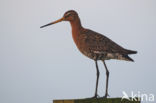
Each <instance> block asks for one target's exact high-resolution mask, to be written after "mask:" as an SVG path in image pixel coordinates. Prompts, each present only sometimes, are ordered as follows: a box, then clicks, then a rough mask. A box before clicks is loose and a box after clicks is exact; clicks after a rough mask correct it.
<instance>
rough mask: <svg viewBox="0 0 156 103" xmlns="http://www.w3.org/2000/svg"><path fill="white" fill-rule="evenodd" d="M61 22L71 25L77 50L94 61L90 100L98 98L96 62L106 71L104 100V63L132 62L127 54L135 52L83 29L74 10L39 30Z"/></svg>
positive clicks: (107, 72) (106, 95)
mask: <svg viewBox="0 0 156 103" xmlns="http://www.w3.org/2000/svg"><path fill="white" fill-rule="evenodd" d="M61 21H68V22H70V24H71V28H72V38H73V40H74V42H75V44H76V47H77V48H78V50H79V51H80V52H81V53H82V54H83V55H85V56H87V57H88V58H90V59H92V60H94V62H95V67H96V87H95V94H94V96H93V97H92V98H99V95H98V93H97V91H98V83H99V75H100V72H99V68H98V61H102V62H103V64H104V67H105V70H106V86H105V95H104V96H103V97H104V98H107V97H108V96H109V94H108V81H109V70H108V68H107V66H106V63H105V61H106V60H110V59H116V60H125V61H132V62H133V61H134V60H133V59H132V58H130V57H129V54H136V53H137V51H134V50H129V49H125V48H123V47H122V46H120V45H118V44H117V43H115V42H114V41H112V40H111V39H109V38H108V37H106V36H104V35H103V34H100V33H98V32H95V31H93V30H90V29H87V28H84V27H83V26H82V25H81V21H80V18H79V15H78V13H77V12H76V11H75V10H68V11H67V12H65V13H64V15H63V17H62V18H60V19H58V20H56V21H54V22H50V23H48V24H46V25H43V26H41V27H40V28H43V27H47V26H49V25H52V24H56V23H58V22H61Z"/></svg>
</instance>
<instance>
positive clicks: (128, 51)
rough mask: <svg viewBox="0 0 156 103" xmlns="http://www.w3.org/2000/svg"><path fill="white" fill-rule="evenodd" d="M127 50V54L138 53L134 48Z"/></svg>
mask: <svg viewBox="0 0 156 103" xmlns="http://www.w3.org/2000/svg"><path fill="white" fill-rule="evenodd" d="M126 51H127V54H136V53H137V51H133V50H126Z"/></svg>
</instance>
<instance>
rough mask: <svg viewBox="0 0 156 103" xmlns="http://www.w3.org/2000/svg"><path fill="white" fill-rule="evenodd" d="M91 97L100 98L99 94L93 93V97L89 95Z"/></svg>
mask: <svg viewBox="0 0 156 103" xmlns="http://www.w3.org/2000/svg"><path fill="white" fill-rule="evenodd" d="M91 98H93V99H97V98H100V96H99V95H98V94H95V95H94V96H93V97H91Z"/></svg>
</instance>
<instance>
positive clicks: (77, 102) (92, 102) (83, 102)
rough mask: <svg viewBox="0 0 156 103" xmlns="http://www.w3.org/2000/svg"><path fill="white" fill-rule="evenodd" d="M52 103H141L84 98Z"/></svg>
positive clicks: (138, 102) (116, 99)
mask: <svg viewBox="0 0 156 103" xmlns="http://www.w3.org/2000/svg"><path fill="white" fill-rule="evenodd" d="M53 103H141V102H140V101H134V100H133V101H129V100H127V99H123V100H122V98H107V99H106V98H98V99H92V98H86V99H69V100H68V99H67V100H53Z"/></svg>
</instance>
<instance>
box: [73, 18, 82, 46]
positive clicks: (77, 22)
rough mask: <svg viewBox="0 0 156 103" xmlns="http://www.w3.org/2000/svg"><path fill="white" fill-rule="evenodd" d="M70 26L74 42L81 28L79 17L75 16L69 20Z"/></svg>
mask: <svg viewBox="0 0 156 103" xmlns="http://www.w3.org/2000/svg"><path fill="white" fill-rule="evenodd" d="M70 24H71V27H72V37H73V39H74V42H75V43H77V37H78V35H79V34H80V31H81V30H82V29H83V27H82V25H81V21H80V19H79V18H76V19H75V20H74V21H70Z"/></svg>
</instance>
